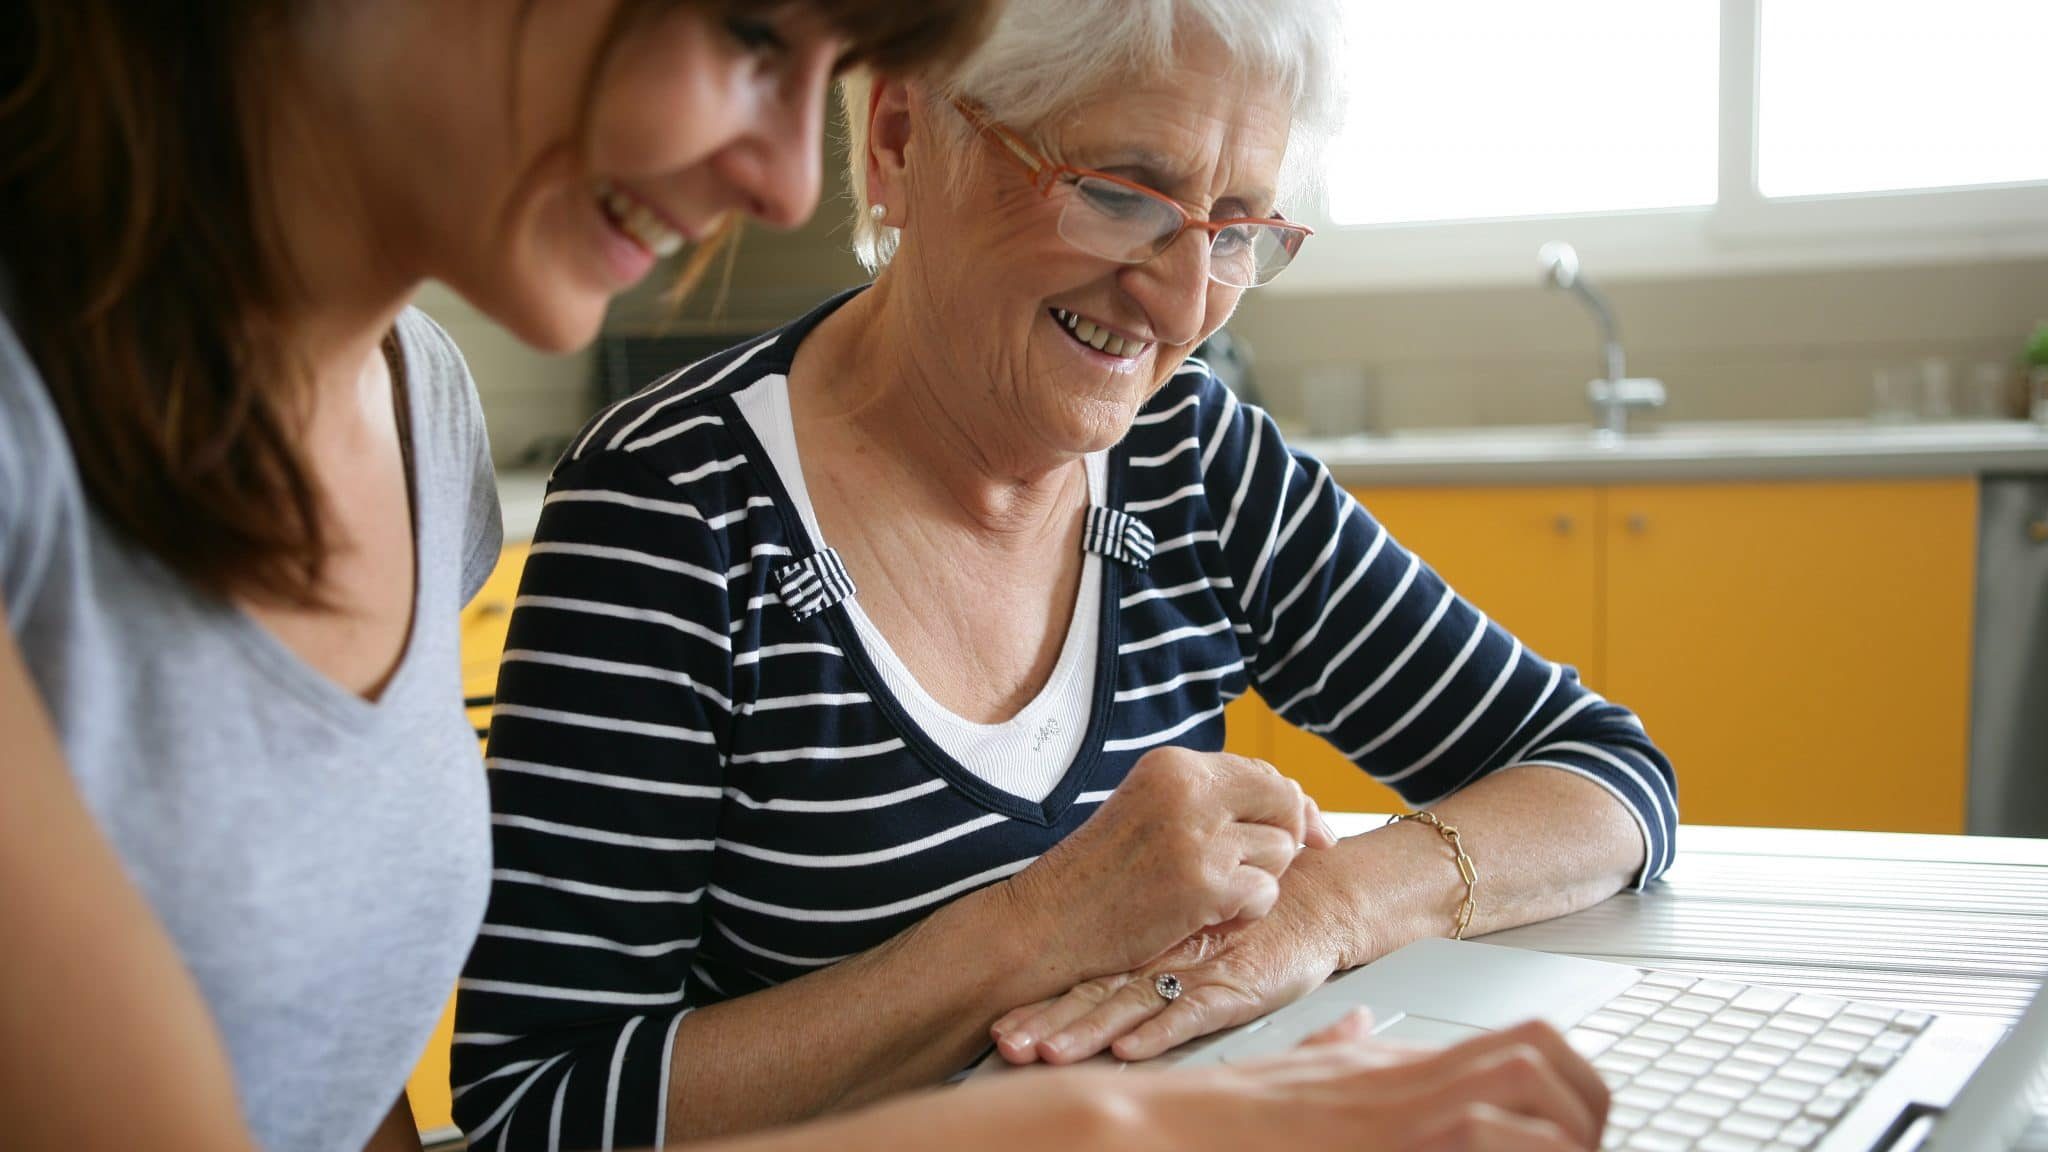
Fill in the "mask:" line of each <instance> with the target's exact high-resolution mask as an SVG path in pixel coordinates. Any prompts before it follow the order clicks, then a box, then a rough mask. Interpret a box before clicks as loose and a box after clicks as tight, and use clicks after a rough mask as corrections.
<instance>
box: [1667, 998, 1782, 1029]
mask: <svg viewBox="0 0 2048 1152" xmlns="http://www.w3.org/2000/svg"><path fill="white" fill-rule="evenodd" d="M1671 1006H1672V1007H1673V1008H1683V1009H1685V1010H1686V1011H1687V1012H1705V1013H1706V1014H1707V1015H1709V1016H1711V1015H1713V1014H1714V1013H1716V1012H1719V1011H1721V1010H1722V1009H1723V1008H1726V1007H1728V1002H1727V1001H1726V1000H1721V999H1717V998H1715V997H1712V996H1702V995H1700V994H1699V993H1697V992H1688V993H1686V994H1685V995H1683V996H1680V997H1678V998H1677V999H1675V1000H1673V1001H1672V1002H1671ZM1756 1019H1757V1023H1758V1024H1761V1023H1763V1019H1764V1018H1763V1017H1761V1016H1758V1017H1757V1018H1756Z"/></svg>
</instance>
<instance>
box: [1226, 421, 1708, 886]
mask: <svg viewBox="0 0 2048 1152" xmlns="http://www.w3.org/2000/svg"><path fill="white" fill-rule="evenodd" d="M1206 392H1207V394H1206V395H1205V396H1204V398H1203V403H1201V404H1200V405H1198V406H1197V407H1196V411H1197V412H1198V413H1199V416H1198V419H1200V420H1201V421H1202V422H1203V427H1201V428H1200V441H1201V444H1202V455H1201V467H1202V469H1203V476H1202V483H1203V486H1204V489H1205V491H1206V493H1207V497H1208V500H1209V504H1210V507H1211V509H1212V514H1213V516H1214V518H1215V519H1216V520H1217V522H1218V529H1217V537H1218V547H1219V548H1220V549H1221V551H1222V554H1223V563H1224V565H1225V567H1226V568H1227V569H1228V571H1229V573H1230V576H1231V580H1232V583H1233V584H1234V586H1235V587H1234V591H1233V593H1232V594H1234V595H1235V596H1236V597H1237V598H1238V602H1237V604H1236V605H1234V607H1235V609H1236V610H1237V611H1238V612H1240V613H1241V614H1242V615H1241V617H1240V624H1241V625H1243V626H1242V627H1240V629H1239V636H1240V641H1241V644H1242V646H1243V648H1244V650H1245V662H1246V665H1247V666H1248V667H1249V668H1251V669H1252V676H1253V680H1254V683H1255V684H1256V686H1257V688H1258V691H1259V695H1260V696H1262V697H1264V698H1265V699H1266V701H1267V702H1268V703H1269V704H1271V705H1272V707H1273V710H1274V711H1275V712H1277V713H1279V714H1280V716H1281V717H1282V718H1284V719H1285V720H1286V721H1287V722H1288V723H1290V724H1293V725H1295V726H1296V727H1298V728H1301V729H1303V730H1305V731H1308V732H1312V733H1314V734H1316V735H1318V736H1320V737H1322V738H1323V739H1324V740H1326V741H1328V742H1329V743H1330V744H1331V745H1332V746H1333V747H1335V748H1336V749H1337V750H1338V751H1339V752H1341V753H1343V754H1344V756H1345V757H1346V758H1347V759H1349V760H1351V761H1352V762H1353V763H1355V764H1357V765H1358V766H1359V767H1360V768H1362V769H1364V770H1365V771H1366V772H1368V773H1370V774H1371V775H1372V777H1373V778H1374V779H1376V780H1378V781H1380V782H1381V783H1383V784H1386V785H1388V786H1389V787H1392V788H1394V789H1395V790H1396V791H1398V792H1399V793H1400V794H1401V796H1402V797H1403V798H1404V799H1406V800H1407V801H1408V802H1409V803H1411V804H1414V805H1416V806H1418V807H1420V806H1427V805H1429V804H1433V803H1435V802H1437V801H1439V800H1441V799H1442V798H1444V797H1445V796H1448V795H1450V794H1451V793H1453V792H1456V791H1457V790H1458V789H1460V788H1463V787H1464V786H1465V785H1467V784H1469V783H1471V782H1472V781H1474V780H1476V779H1479V778H1480V777H1482V776H1485V775H1487V774H1489V773H1492V772H1497V771H1499V770H1500V769H1502V768H1505V767H1508V766H1509V765H1519V764H1541V765H1546V766H1548V767H1552V768H1556V769H1559V770H1561V771H1565V772H1570V773H1572V774H1574V775H1576V776H1580V777H1583V778H1585V779H1587V780H1590V781H1592V782H1593V783H1595V784H1597V785H1599V786H1600V787H1601V788H1604V789H1606V790H1607V791H1608V792H1609V793H1610V794H1612V795H1613V796H1614V797H1615V798H1616V799H1617V800H1619V801H1620V802H1621V803H1622V805H1623V806H1624V807H1626V808H1627V809H1628V811H1629V812H1630V813H1631V814H1632V815H1633V816H1634V817H1635V821H1636V824H1637V825H1638V827H1639V828H1640V829H1641V831H1642V835H1643V841H1644V866H1643V869H1642V871H1641V872H1640V873H1639V874H1638V875H1637V876H1636V878H1635V886H1636V887H1637V888H1640V887H1642V886H1643V885H1644V884H1647V883H1648V882H1649V881H1651V880H1652V879H1655V878H1656V877H1657V876H1658V875H1660V874H1662V873H1663V871H1664V870H1665V869H1666V868H1668V867H1669V866H1670V864H1671V858H1672V849H1673V845H1674V842H1675V835H1676V832H1677V825H1678V800H1677V782H1676V778H1675V776H1674V775H1673V773H1672V769H1671V764H1670V762H1669V761H1668V760H1667V759H1666V758H1665V756H1664V754H1663V753H1662V752H1660V751H1658V749H1657V747H1656V745H1654V744H1652V743H1651V742H1650V738H1649V737H1648V735H1646V734H1645V733H1644V731H1643V726H1642V723H1641V722H1640V721H1638V720H1637V719H1636V717H1635V715H1634V714H1633V713H1631V712H1629V711H1628V710H1627V709H1625V708H1622V707H1619V706H1617V705H1615V704H1611V703H1609V702H1608V701H1606V700H1604V699H1602V698H1601V697H1600V696H1599V695H1598V694H1597V693H1595V692H1593V691H1592V690H1591V689H1588V688H1587V687H1586V686H1585V685H1583V684H1581V683H1580V682H1579V680H1578V676H1577V674H1576V673H1575V672H1573V671H1572V670H1571V669H1570V668H1566V667H1562V666H1560V665H1556V664H1552V663H1550V662H1549V661H1547V660H1544V659H1543V658H1542V657H1541V656H1539V655H1537V654H1536V653H1534V652H1532V651H1530V650H1529V649H1528V648H1527V647H1526V646H1525V645H1524V644H1523V643H1522V642H1521V641H1520V640H1518V639H1516V638H1515V637H1514V636H1513V635H1511V634H1509V633H1508V632H1507V631H1506V630H1504V629H1502V628H1501V627H1500V625H1498V624H1496V623H1494V622H1493V621H1491V620H1489V619H1487V617H1486V615H1485V613H1483V612H1481V611H1480V610H1479V609H1478V608H1477V607H1476V606H1474V605H1473V604H1472V603H1471V602H1469V601H1467V600H1465V599H1464V598H1462V597H1460V596H1459V595H1458V594H1457V593H1456V592H1455V591H1453V590H1452V589H1451V588H1449V587H1448V586H1447V585H1445V583H1444V582H1443V580H1442V579H1440V578H1439V577H1438V576H1437V574H1436V573H1435V572H1434V571H1432V570H1431V569H1430V568H1429V566H1428V565H1427V564H1425V563H1423V561H1422V559H1421V558H1420V557H1417V556H1416V555H1414V554H1413V553H1410V552H1409V551H1407V550H1406V549H1404V548H1402V547H1401V545H1400V544H1399V543H1398V542H1396V541H1395V540H1394V539H1393V538H1392V537H1391V536H1390V535H1389V534H1388V533H1387V531H1386V529H1385V528H1383V527H1381V526H1380V525H1379V524H1378V523H1376V522H1375V521H1374V520H1373V518H1372V517H1371V515H1370V514H1369V513H1368V512H1367V511H1366V510H1365V509H1364V508H1363V507H1362V506H1360V505H1359V503H1358V502H1357V501H1356V500H1354V499H1353V498H1352V496H1351V494H1350V493H1348V492H1346V491H1345V490H1344V488H1343V487H1342V486H1341V485H1339V484H1338V483H1336V481H1335V480H1334V479H1333V478H1332V477H1331V475H1330V472H1329V469H1327V468H1325V467H1324V466H1323V465H1322V464H1321V463H1320V462H1318V461H1317V460H1315V459H1314V458H1312V457H1309V456H1307V455H1304V454H1301V453H1296V452H1292V451H1290V450H1289V449H1288V447H1287V446H1286V444H1285V443H1284V442H1283V441H1282V439H1281V436H1280V432H1279V429H1278V428H1276V427H1275V426H1274V424H1273V421H1272V420H1271V419H1270V418H1269V417H1267V416H1266V414H1265V413H1263V412H1261V411H1259V410H1258V409H1256V408H1251V407H1249V406H1246V405H1242V404H1239V403H1238V402H1237V400H1236V398H1235V397H1233V396H1231V395H1230V393H1229V392H1228V391H1227V390H1225V389H1224V388H1223V387H1222V386H1221V385H1220V384H1215V383H1213V382H1211V383H1210V384H1209V386H1208V388H1207V389H1206Z"/></svg>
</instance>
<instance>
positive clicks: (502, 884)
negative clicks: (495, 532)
mask: <svg viewBox="0 0 2048 1152" xmlns="http://www.w3.org/2000/svg"><path fill="white" fill-rule="evenodd" d="M549 493H550V494H549V498H548V503H547V505H546V508H545V510H544V511H543V513H542V516H541V519H540V525H539V529H538V532H537V534H536V538H535V542H534V546H533V550H532V553H531V556H530V557H529V559H528V561H527V564H526V569H525V573H524V578H523V580H522V581H521V584H520V589H519V595H518V598H517V600H516V601H515V602H514V610H513V615H512V621H511V627H510V633H509V635H508V638H507V643H506V651H505V655H504V662H503V667H502V671H501V673H500V678H499V681H498V702H497V710H496V712H495V714H494V716H493V719H492V723H491V738H490V746H489V751H488V760H489V767H490V773H489V774H490V781H491V784H490V792H491V808H492V816H491V823H492V840H493V849H494V853H495V856H494V867H493V870H492V883H491V896H490V903H489V907H488V910H487V912H486V914H485V922H484V925H483V928H482V930H481V934H480V936H479V938H478V940H477V943H476V947H475V950H474V951H473V952H472V953H471V955H470V958H469V962H468V965H467V966H466V968H465V969H464V973H463V977H462V981H461V984H460V987H459V991H458V1001H457V1008H456V1036H455V1043H454V1049H453V1058H452V1080H453V1087H454V1098H455V1118H456V1121H457V1122H458V1123H459V1124H460V1125H461V1126H462V1128H463V1129H464V1131H465V1132H466V1133H467V1134H468V1138H469V1141H470V1144H471V1145H472V1146H483V1142H484V1141H485V1140H486V1139H489V1140H491V1141H492V1142H493V1143H492V1145H491V1146H493V1147H503V1148H514V1149H519V1148H553V1147H562V1148H596V1147H606V1148H610V1147H645V1146H650V1145H654V1144H657V1143H658V1142H659V1141H660V1139H661V1137H662V1132H663V1127H664V1120H665V1108H666V1095H667V1082H668V1068H669V1052H670V1046H671V1043H672V1040H673V1037H674V1035H675V1029H676V1026H677V1024H678V1023H679V1022H680V1021H681V1020H682V1018H683V1016H685V1015H686V1014H688V1013H689V1011H690V1010H691V1007H692V1005H693V1003H695V1002H696V992H697V984H698V982H697V981H696V979H695V978H694V976H693V971H692V967H691V965H692V960H693V957H694V956H695V954H696V951H697V947H698V943H699V941H700V940H701V939H702V937H703V933H704V915H703V898H704V893H705V890H706V887H707V885H708V883H709V873H710V865H711V854H712V846H713V843H714V841H715V840H716V837H717V831H716V829H717V822H718V812H719V802H720V797H721V789H722V786H723V756H722V754H721V749H723V748H725V747H727V746H728V741H729V737H730V724H729V721H730V709H731V705H730V700H731V660H730V640H729V639H728V630H727V621H728V619H729V602H728V596H727V589H726V584H725V575H724V574H725V572H726V562H725V561H726V557H725V546H724V544H723V541H722V538H721V537H719V536H718V535H717V534H716V533H714V532H713V531H712V530H711V529H710V528H709V527H708V526H707V524H706V523H705V516H704V514H702V513H698V512H697V511H696V510H695V509H694V508H693V507H691V506H690V505H688V504H685V503H682V502H680V501H678V500H677V499H676V495H677V493H676V492H675V490H674V489H672V488H670V487H669V485H668V483H667V481H666V480H665V479H663V478H660V477H657V476H653V475H651V474H649V473H648V472H647V471H646V470H645V469H644V468H643V467H642V466H641V465H639V464H638V463H637V462H635V461H633V460H631V459H629V458H626V457H623V456H621V455H618V454H612V453H600V454H597V455H595V456H591V457H587V458H585V459H583V460H580V461H576V462H573V463H570V464H566V465H564V467H563V468H562V470H561V471H560V472H558V473H557V475H556V477H555V479H554V481H553V483H552V484H551V485H550V488H549Z"/></svg>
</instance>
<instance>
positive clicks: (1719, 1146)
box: [1693, 1132, 1763, 1152]
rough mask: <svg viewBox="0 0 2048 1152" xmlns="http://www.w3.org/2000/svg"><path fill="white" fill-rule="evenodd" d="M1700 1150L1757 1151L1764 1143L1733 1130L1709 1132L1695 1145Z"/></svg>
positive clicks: (1708, 1151) (1712, 1151)
mask: <svg viewBox="0 0 2048 1152" xmlns="http://www.w3.org/2000/svg"><path fill="white" fill-rule="evenodd" d="M1693 1147H1694V1148H1695V1149H1698V1152H1756V1150H1757V1149H1759V1148H1761V1147H1763V1145H1762V1144H1761V1143H1759V1142H1757V1141H1755V1140H1752V1139H1750V1138H1749V1137H1747V1136H1737V1135H1736V1134H1735V1133H1733V1132H1709V1133H1707V1134H1706V1135H1705V1136H1702V1137H1700V1142H1699V1143H1697V1144H1695V1145H1693Z"/></svg>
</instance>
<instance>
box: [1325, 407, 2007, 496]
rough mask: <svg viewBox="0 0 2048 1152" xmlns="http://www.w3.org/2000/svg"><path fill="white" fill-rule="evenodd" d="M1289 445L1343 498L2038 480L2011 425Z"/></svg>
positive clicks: (1484, 433)
mask: <svg viewBox="0 0 2048 1152" xmlns="http://www.w3.org/2000/svg"><path fill="white" fill-rule="evenodd" d="M1292 443H1293V446H1294V447H1296V448H1299V449H1302V450H1305V451H1307V452H1309V453H1310V454H1312V455H1314V456H1316V457H1317V458H1318V459H1320V460H1322V461H1323V462H1324V463H1325V464H1327V465H1329V467H1330V471H1331V473H1332V474H1333V475H1334V476H1335V477H1336V478H1337V480H1338V481H1339V482H1340V483H1343V484H1346V485H1350V486H1353V487H1369V486H1374V485H1427V484H1600V483H1656V482H1660V481H1687V480H1722V481H1730V480H1770V479H1824V478H1832V479H1855V478H1870V479H1883V478H1892V477H1905V476H1974V475H1983V474H1986V473H1993V472H2048V427H2043V426H2041V425H2038V424H2033V423H2028V422H2025V421H2019V420H2000V421H1988V420H1985V421H1953V422H1943V423H1927V424H1874V423H1870V422H1868V421H1861V420H1848V421H1818V420H1816V421H1782V422H1780V421H1735V422H1729V423H1714V424H1710V423H1676V424H1666V425H1661V426H1659V425H1647V426H1645V427H1644V428H1643V429H1642V430H1639V431H1631V432H1629V433H1628V434H1626V435H1625V436H1622V437H1620V438H1619V439H1615V440H1609V439H1605V438H1603V437H1602V436H1600V435H1599V434H1597V433H1596V432H1595V431H1594V430H1593V429H1592V428H1590V427H1585V426H1578V425H1568V426H1556V427H1521V428H1494V429H1489V428H1460V429H1447V430H1426V431H1415V432H1400V433H1394V434H1391V435H1384V436H1371V435H1366V436H1346V437H1340V438H1316V437H1309V438H1305V439H1300V440H1296V441H1293V442H1292Z"/></svg>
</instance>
